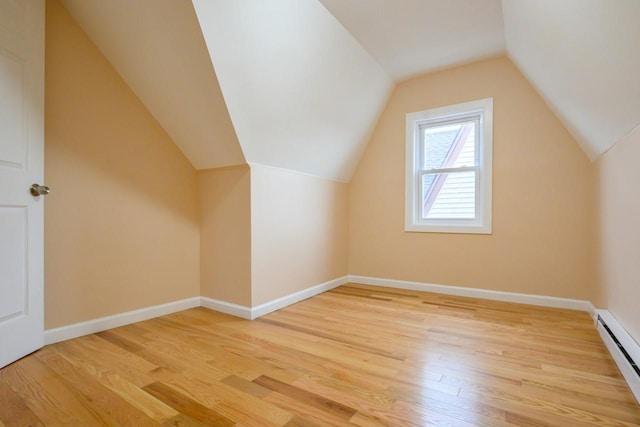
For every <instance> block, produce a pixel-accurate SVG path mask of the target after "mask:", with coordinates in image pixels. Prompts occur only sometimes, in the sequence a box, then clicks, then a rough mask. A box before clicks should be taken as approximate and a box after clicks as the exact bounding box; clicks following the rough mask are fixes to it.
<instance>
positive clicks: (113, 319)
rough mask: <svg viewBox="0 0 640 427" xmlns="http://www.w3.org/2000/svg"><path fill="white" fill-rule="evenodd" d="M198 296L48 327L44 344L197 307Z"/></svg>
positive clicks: (198, 304) (198, 302)
mask: <svg viewBox="0 0 640 427" xmlns="http://www.w3.org/2000/svg"><path fill="white" fill-rule="evenodd" d="M199 306H200V297H193V298H187V299H183V300H180V301H174V302H169V303H166V304H160V305H154V306H151V307H145V308H141V309H138V310H132V311H127V312H125V313H119V314H114V315H113V316H107V317H101V318H99V319H93V320H87V321H86V322H80V323H74V324H72V325H68V326H62V327H60V328H55V329H48V330H46V331H45V332H44V343H45V345H48V344H54V343H57V342H60V341H65V340H70V339H73V338H78V337H81V336H83V335H89V334H95V333H96V332H101V331H104V330H107V329H112V328H117V327H119V326H124V325H129V324H131V323H135V322H141V321H143V320H149V319H153V318H154V317H159V316H164V315H166V314H171V313H175V312H178V311H182V310H187V309H189V308H194V307H199Z"/></svg>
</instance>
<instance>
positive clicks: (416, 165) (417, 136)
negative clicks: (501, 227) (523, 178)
mask: <svg viewBox="0 0 640 427" xmlns="http://www.w3.org/2000/svg"><path fill="white" fill-rule="evenodd" d="M462 119H466V120H474V119H477V120H478V121H479V123H480V127H479V131H478V133H477V135H478V141H477V146H476V147H477V148H476V165H475V167H471V168H462V169H460V170H461V171H462V170H475V171H476V201H475V209H476V215H475V218H474V219H453V218H451V219H423V218H421V210H420V207H421V203H422V187H421V186H422V180H421V179H422V175H423V174H424V171H423V170H422V159H421V155H422V145H423V135H424V131H422V132H421V129H424V127H425V126H433V125H437V124H439V123H442V124H446V122H448V121H452V120H462ZM492 153H493V98H485V99H480V100H477V101H471V102H465V103H462V104H456V105H449V106H446V107H440V108H433V109H430V110H424V111H418V112H415V113H409V114H407V115H406V180H405V230H406V231H418V232H435V233H474V234H491V233H492V228H491V206H492V156H493V154H492ZM456 170H457V169H456ZM445 172H446V171H445Z"/></svg>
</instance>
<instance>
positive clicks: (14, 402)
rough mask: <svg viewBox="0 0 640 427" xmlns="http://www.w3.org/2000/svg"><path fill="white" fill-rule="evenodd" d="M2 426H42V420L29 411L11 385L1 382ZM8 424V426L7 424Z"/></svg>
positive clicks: (0, 424)
mask: <svg viewBox="0 0 640 427" xmlns="http://www.w3.org/2000/svg"><path fill="white" fill-rule="evenodd" d="M0 402H1V403H0V404H1V405H2V406H0V408H1V409H2V410H0V426H7V425H10V426H42V425H43V424H42V422H41V421H40V419H39V418H38V417H37V416H36V415H35V414H34V413H33V411H31V409H29V407H28V406H27V405H26V404H25V402H24V401H23V400H22V398H21V397H20V396H18V395H17V394H16V392H15V391H13V389H12V388H11V387H9V384H7V383H5V382H3V381H0ZM5 423H6V424H5Z"/></svg>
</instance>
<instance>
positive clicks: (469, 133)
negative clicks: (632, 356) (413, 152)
mask: <svg viewBox="0 0 640 427" xmlns="http://www.w3.org/2000/svg"><path fill="white" fill-rule="evenodd" d="M475 140H476V122H475V121H469V122H461V123H454V124H446V125H438V126H433V127H428V128H426V129H424V159H423V161H424V163H423V170H428V169H444V168H454V167H461V166H475V148H476V144H475Z"/></svg>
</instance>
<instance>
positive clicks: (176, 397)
mask: <svg viewBox="0 0 640 427" xmlns="http://www.w3.org/2000/svg"><path fill="white" fill-rule="evenodd" d="M143 390H144V391H146V392H147V393H149V394H150V395H152V396H153V397H155V398H156V399H158V400H161V401H163V402H164V403H166V404H167V405H169V406H171V407H172V408H173V409H175V410H176V411H178V412H179V413H181V414H184V415H186V416H187V417H189V418H192V419H194V420H196V421H199V422H201V423H204V424H205V425H215V426H232V425H234V424H235V423H234V422H233V421H231V420H230V419H228V418H225V417H224V416H222V415H221V414H219V413H217V412H215V411H214V410H212V409H210V408H207V407H206V406H203V405H201V404H199V403H198V402H195V401H194V400H192V399H190V398H188V397H186V396H184V395H183V394H180V393H178V392H177V391H175V390H173V389H172V388H171V387H169V386H167V385H165V384H163V383H160V382H155V383H151V384H149V385H147V386H145V387H143Z"/></svg>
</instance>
